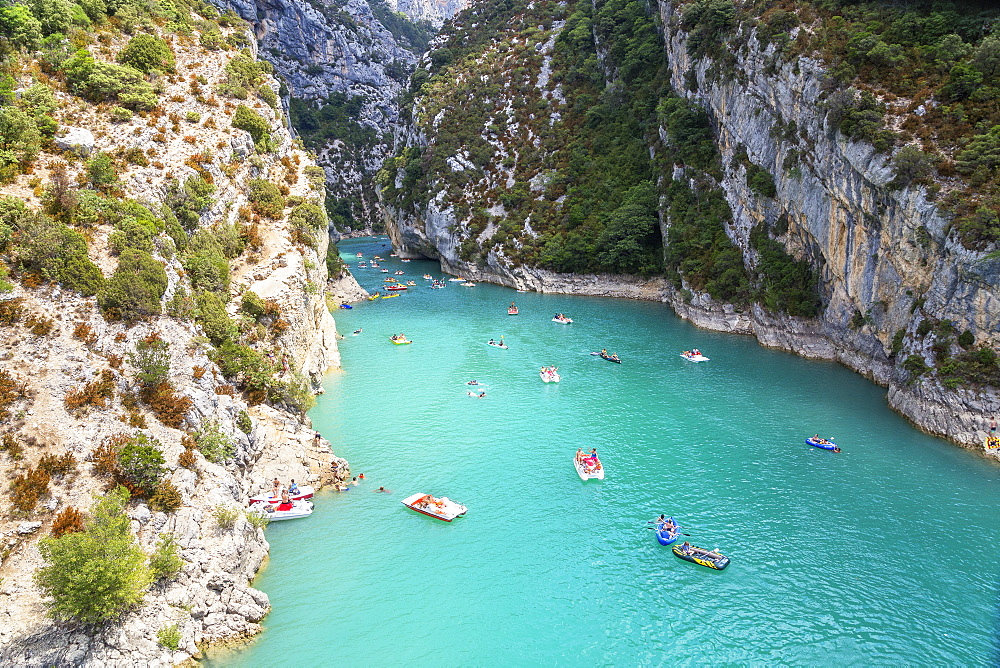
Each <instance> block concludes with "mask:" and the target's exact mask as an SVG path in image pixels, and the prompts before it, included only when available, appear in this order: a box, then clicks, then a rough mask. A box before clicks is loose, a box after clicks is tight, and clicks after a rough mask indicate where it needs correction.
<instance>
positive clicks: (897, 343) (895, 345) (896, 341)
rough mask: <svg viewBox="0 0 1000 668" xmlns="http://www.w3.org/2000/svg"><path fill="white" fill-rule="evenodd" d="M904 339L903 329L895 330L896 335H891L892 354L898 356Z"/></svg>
mask: <svg viewBox="0 0 1000 668" xmlns="http://www.w3.org/2000/svg"><path fill="white" fill-rule="evenodd" d="M905 338H906V330H905V329H897V330H896V333H895V334H893V335H892V348H891V350H892V354H893V355H898V354H899V353H901V352H902V351H903V339H905Z"/></svg>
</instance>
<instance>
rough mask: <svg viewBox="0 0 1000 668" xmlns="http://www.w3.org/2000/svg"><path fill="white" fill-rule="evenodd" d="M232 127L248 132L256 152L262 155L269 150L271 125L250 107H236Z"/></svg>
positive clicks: (242, 105) (243, 105)
mask: <svg viewBox="0 0 1000 668" xmlns="http://www.w3.org/2000/svg"><path fill="white" fill-rule="evenodd" d="M233 127H234V128H239V129H240V130H246V131H247V132H249V133H250V136H251V137H253V143H254V146H256V147H257V150H258V151H261V152H262V153H263V152H267V151H269V150H270V146H271V135H270V132H271V124H270V123H268V122H267V119H265V118H264V117H263V116H261V115H260V114H258V113H257V112H256V111H254V110H253V109H251V108H250V107H248V106H246V105H245V104H241V105H239V106H237V107H236V113H234V114H233Z"/></svg>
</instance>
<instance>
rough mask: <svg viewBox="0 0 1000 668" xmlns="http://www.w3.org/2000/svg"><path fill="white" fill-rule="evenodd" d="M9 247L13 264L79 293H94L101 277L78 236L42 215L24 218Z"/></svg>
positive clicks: (85, 245)
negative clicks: (12, 244) (14, 239)
mask: <svg viewBox="0 0 1000 668" xmlns="http://www.w3.org/2000/svg"><path fill="white" fill-rule="evenodd" d="M18 224H19V226H20V231H19V234H17V236H16V241H15V245H14V247H13V248H12V253H11V256H12V257H11V259H12V263H13V265H14V266H15V267H16V268H17V269H18V270H19V271H21V272H27V273H34V274H37V275H38V276H39V277H41V278H42V279H43V280H51V281H56V282H58V283H60V284H61V285H63V286H65V287H67V288H69V289H71V290H76V291H77V292H79V293H81V294H83V295H84V296H87V297H89V296H91V295H94V294H96V293H97V292H98V291H99V290H100V289H101V287H102V286H103V284H104V276H103V275H102V274H101V270H100V269H98V268H97V265H95V264H94V263H93V262H92V261H91V260H90V257H89V256H88V254H87V241H86V239H85V238H84V236H83V235H82V234H80V233H79V232H77V231H76V230H71V229H69V228H68V227H66V226H65V225H63V224H62V223H60V222H57V221H55V220H53V219H52V218H49V217H48V216H45V215H42V214H34V215H25V216H24V217H22V218H21V219H20V221H19V223H18Z"/></svg>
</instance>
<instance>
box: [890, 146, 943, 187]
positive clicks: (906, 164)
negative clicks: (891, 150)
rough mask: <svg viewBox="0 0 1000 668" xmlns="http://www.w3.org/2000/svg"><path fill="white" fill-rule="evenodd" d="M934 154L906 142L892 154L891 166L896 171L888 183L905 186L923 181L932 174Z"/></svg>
mask: <svg viewBox="0 0 1000 668" xmlns="http://www.w3.org/2000/svg"><path fill="white" fill-rule="evenodd" d="M934 163H935V159H934V156H933V155H931V154H930V153H925V152H923V151H921V150H920V149H919V148H917V147H916V146H914V145H913V144H907V145H906V146H904V147H903V148H901V149H899V151H897V152H896V155H894V156H892V167H893V169H894V170H895V172H896V176H895V178H893V180H892V181H891V183H890V185H891V186H892V187H893V188H905V187H906V186H908V185H910V184H911V183H925V182H926V181H927V180H928V179H929V178H930V177H931V176H932V175H933V174H934Z"/></svg>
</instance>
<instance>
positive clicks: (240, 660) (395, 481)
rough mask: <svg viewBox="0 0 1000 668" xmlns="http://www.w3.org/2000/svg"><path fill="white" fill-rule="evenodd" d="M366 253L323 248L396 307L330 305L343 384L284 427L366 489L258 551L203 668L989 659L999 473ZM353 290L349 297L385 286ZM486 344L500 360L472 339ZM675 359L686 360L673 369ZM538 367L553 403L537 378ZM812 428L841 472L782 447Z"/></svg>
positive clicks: (881, 425) (799, 444)
mask: <svg viewBox="0 0 1000 668" xmlns="http://www.w3.org/2000/svg"><path fill="white" fill-rule="evenodd" d="M386 243H387V242H386V240H385V239H374V240H373V239H361V240H354V241H346V242H342V243H341V244H340V248H341V252H342V254H343V257H344V258H345V260H349V261H350V262H351V264H352V265H354V264H356V262H355V260H354V254H355V253H356V252H359V251H361V252H363V253H364V255H365V258H366V259H370V258H371V256H372V255H373V254H375V253H378V254H380V255H382V256H384V257H385V258H386V261H385V262H383V263H382V266H383V267H385V268H389V269H391V270H396V269H399V268H403V269H405V271H406V276H405V278H406V279H412V280H416V281H417V283H418V287H417V288H416V289H411V290H410V291H408V292H407V293H404V294H403V295H401V296H400V297H398V298H393V299H379V300H377V301H375V302H364V303H362V304H360V305H357V306H356V307H355V308H354V309H353V310H350V311H341V310H338V311H337V313H336V314H335V315H336V317H337V323H338V329H339V330H340V331H341V332H343V333H346V334H347V336H346V338H345V339H344V340H343V341H342V342H341V354H342V356H343V367H344V371H343V372H342V373H336V374H333V375H331V376H330V377H329V378H328V380H327V383H326V388H327V392H326V394H325V395H323V396H322V397H321V398H320V401H319V405H318V406H317V408H316V409H315V410H314V411H313V413H312V417H313V420H314V423H315V426H316V428H317V429H319V430H321V431H322V432H323V433H324V435H325V436H326V437H327V438H329V440H330V441H331V442H332V443H333V446H334V449H335V451H336V453H337V454H338V455H341V456H344V457H346V458H347V459H348V460H349V461H350V462H351V465H352V469H353V472H354V473H355V474H357V473H362V472H363V473H365V474H366V478H367V481H366V482H365V483H363V484H362V485H361V486H359V487H357V488H356V489H354V490H352V491H351V492H349V493H340V494H338V493H334V492H330V493H326V492H324V493H321V494H319V495H317V499H316V512H315V513H314V514H313V516H312V517H311V518H309V519H308V520H302V521H298V522H283V523H280V524H276V525H274V526H271V527H269V528H268V529H267V537H268V540H269V541H270V542H271V548H272V549H271V558H270V562H269V564H268V566H267V568H266V569H265V570H264V571H263V572H262V574H261V575H260V576H259V577H258V579H257V580H256V581H255V586H257V587H259V588H261V589H263V590H264V591H265V592H267V593H268V595H269V596H270V598H271V603H272V605H273V606H274V608H273V611H272V612H271V613H270V615H269V616H268V617H267V618H266V619H265V621H264V626H265V632H264V633H263V634H262V635H261V636H260V638H259V640H257V641H256V642H255V643H254V644H252V645H251V646H250V647H249V648H248V649H246V650H245V651H241V652H236V653H230V654H226V655H217V656H216V657H215V658H214V659H213V661H212V663H213V664H218V665H237V666H262V667H263V666H315V665H322V664H327V663H332V662H334V661H336V662H338V663H340V664H344V665H364V666H375V665H378V666H455V665H463V666H465V665H468V666H510V665H544V666H548V665H570V666H574V665H581V666H590V665H635V664H674V663H681V664H688V665H691V664H703V663H711V664H718V663H748V662H753V663H772V662H779V663H787V664H826V665H829V664H861V663H864V664H879V665H886V664H911V665H912V664H922V665H941V664H949V665H952V664H961V665H995V664H996V663H997V662H998V661H1000V642H998V640H997V635H998V630H1000V628H998V627H1000V624H998V619H1000V609H998V603H1000V598H998V589H997V587H998V583H1000V567H998V559H997V556H996V553H995V551H996V547H997V545H998V544H1000V514H998V513H997V511H996V509H997V507H998V505H1000V470H998V468H997V467H995V466H993V465H990V464H989V463H987V462H984V461H982V460H981V459H979V458H977V457H976V456H974V455H972V454H970V453H968V452H965V451H962V450H960V449H959V448H956V447H954V446H952V445H949V444H947V443H945V442H943V441H940V440H938V439H934V438H931V437H929V436H926V435H924V434H921V433H919V432H918V431H916V430H915V429H913V428H912V427H910V426H909V425H908V423H907V422H906V421H905V420H903V419H902V418H900V417H899V416H897V415H896V414H894V413H892V412H891V411H890V410H889V409H888V408H887V407H886V401H885V391H884V389H882V388H879V387H877V386H874V385H872V384H871V383H869V382H868V381H866V380H864V379H863V378H861V377H859V376H857V375H855V374H853V373H851V372H849V371H847V370H846V369H844V368H842V367H840V366H837V365H835V364H828V363H821V362H811V361H806V360H803V359H800V358H797V357H795V356H792V355H789V354H785V353H781V352H775V351H769V350H765V349H763V348H761V347H760V346H758V345H757V343H756V342H755V341H754V340H752V339H750V338H748V337H739V336H731V335H725V334H718V333H713V332H708V331H703V330H699V329H697V328H695V327H693V326H691V325H689V324H687V323H685V322H682V321H681V320H679V319H678V318H676V317H675V316H674V315H673V314H672V313H671V311H670V310H669V309H668V308H667V307H666V306H664V305H661V304H653V303H644V302H633V301H627V300H611V299H600V298H587V297H568V296H560V295H539V294H534V293H525V294H518V293H516V292H514V291H513V290H509V289H505V288H500V287H497V286H490V285H486V284H480V285H478V286H477V287H475V288H466V287H461V286H459V284H458V283H451V282H449V283H448V284H447V288H445V289H443V290H430V289H428V287H427V285H428V284H429V281H425V280H424V279H423V278H421V275H422V274H424V273H425V272H427V273H431V274H433V275H435V276H440V275H441V274H440V269H439V268H438V266H437V264H436V263H431V262H416V261H414V262H410V263H406V264H403V263H401V262H399V261H397V260H396V259H395V258H391V259H390V258H389V257H388V253H389V247H388V246H387V245H383V244H386ZM354 273H355V275H356V276H357V277H358V280H359V281H360V282H361V283H362V285H364V286H365V287H367V288H369V289H370V290H371V289H375V288H376V287H378V286H381V284H382V279H383V278H384V277H386V276H387V275H386V274H381V273H379V271H378V270H377V269H356V270H354ZM399 278H404V277H399ZM512 300H514V301H516V302H517V305H518V306H519V307H520V311H521V313H520V315H518V316H508V315H507V314H506V308H507V306H508V305H509V303H510V302H511V301H512ZM557 311H562V312H565V313H566V314H567V315H568V316H569V317H571V318H573V319H574V320H575V322H574V323H573V324H571V325H562V324H558V323H554V322H551V320H550V319H551V318H552V316H553V314H554V313H556V312H557ZM358 327H361V328H363V330H364V331H363V332H362V334H360V335H358V336H351V335H350V332H351V331H352V330H354V329H356V328H358ZM397 332H404V333H405V334H406V335H407V337H408V338H410V339H411V340H412V341H413V342H414V343H413V344H412V345H409V346H394V345H392V344H391V343H390V342H389V336H390V335H391V334H393V333H397ZM501 334H502V335H504V337H505V341H506V342H507V343H508V344H509V346H510V349H509V350H499V349H495V348H491V347H489V346H487V345H485V341H486V340H487V339H489V338H490V337H499V336H500V335H501ZM693 346H697V347H698V348H700V349H701V350H702V351H703V352H704V353H705V354H706V355H707V356H708V357H710V358H711V361H710V362H706V363H701V364H693V363H690V362H687V361H685V360H682V359H680V358H679V357H678V354H677V353H678V352H679V351H680V350H683V349H686V348H690V347H693ZM601 348H607V349H608V351H609V352H617V353H619V355H620V356H621V358H622V359H623V364H621V365H617V364H611V363H609V362H606V361H604V360H601V359H600V358H597V357H593V356H591V355H590V354H589V353H590V352H591V351H596V350H600V349H601ZM547 364H555V365H557V366H558V367H559V371H560V373H561V374H562V382H561V383H559V384H548V385H546V384H543V383H542V382H541V380H540V379H539V377H538V369H539V367H540V366H542V365H547ZM470 379H477V380H479V381H480V383H482V384H484V385H485V388H484V389H485V390H486V392H487V395H486V397H484V398H482V399H479V398H470V397H469V396H467V393H466V392H467V390H468V388H467V386H466V385H465V382H466V381H468V380H470ZM816 432H819V433H821V434H824V435H832V436H834V437H835V438H836V439H837V441H838V443H839V444H840V445H841V447H842V448H843V452H842V453H840V454H834V453H829V452H825V451H821V450H818V449H816V448H811V447H808V446H806V445H805V444H804V443H803V439H804V438H805V437H806V436H810V435H812V434H814V433H816ZM578 446H583V447H586V448H590V447H596V448H597V449H598V451H599V452H600V454H601V458H602V461H603V462H604V464H605V467H606V471H607V478H606V479H605V480H604V481H600V482H598V481H590V482H587V483H584V482H582V481H581V480H580V479H579V478H578V477H577V476H576V474H575V472H574V470H573V466H572V457H573V453H574V452H575V451H576V448H577V447H578ZM379 485H384V486H385V487H387V488H389V489H391V490H393V493H392V494H391V495H386V494H373V493H372V492H371V491H372V490H373V489H376V488H377V487H378V486H379ZM414 492H429V493H433V494H436V495H447V496H449V497H450V498H452V499H455V500H457V501H459V502H460V503H463V504H465V505H466V506H468V508H469V512H468V514H467V515H466V516H465V517H463V518H459V519H458V520H456V521H455V522H453V523H450V524H448V523H444V522H440V521H437V520H434V519H431V518H428V517H424V516H421V515H417V514H416V513H414V512H412V511H410V510H408V509H406V508H404V507H403V506H402V505H401V504H400V500H401V499H403V498H404V497H405V496H407V495H409V494H411V493H414ZM661 512H663V513H667V514H670V515H673V516H675V517H676V518H677V519H678V521H679V522H680V523H681V525H682V526H683V527H684V531H686V532H687V533H690V535H691V537H690V538H689V539H688V540H690V541H691V542H692V543H693V544H695V545H700V546H702V547H707V548H716V547H717V548H719V549H720V550H721V551H722V552H724V553H725V554H727V555H729V556H730V557H731V558H732V564H731V565H730V567H729V569H728V570H726V571H723V572H715V571H710V570H708V569H705V568H702V567H699V566H697V565H694V564H689V563H686V562H682V561H680V560H679V559H677V558H675V557H674V556H673V555H672V554H671V553H670V548H668V547H662V546H660V545H658V544H657V543H656V540H655V537H654V536H653V532H652V531H649V530H646V529H645V528H644V527H645V526H646V521H647V520H649V519H651V518H652V517H654V516H656V515H658V514H659V513H661Z"/></svg>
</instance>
